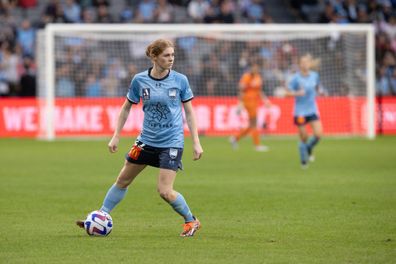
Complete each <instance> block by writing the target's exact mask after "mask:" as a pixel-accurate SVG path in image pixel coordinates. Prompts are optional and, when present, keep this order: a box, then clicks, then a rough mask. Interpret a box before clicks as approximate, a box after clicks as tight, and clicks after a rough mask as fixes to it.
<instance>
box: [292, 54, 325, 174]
mask: <svg viewBox="0 0 396 264" xmlns="http://www.w3.org/2000/svg"><path fill="white" fill-rule="evenodd" d="M318 65H319V60H316V59H314V58H313V57H312V56H311V55H310V54H307V55H304V56H302V57H301V58H300V61H299V69H300V70H299V71H298V72H297V73H296V74H295V75H294V76H293V77H292V78H291V80H290V82H289V87H288V88H289V89H288V90H287V91H286V96H294V97H295V105H294V124H295V125H296V126H297V128H298V133H299V136H300V142H299V145H298V149H299V153H300V160H301V165H302V167H303V168H306V167H307V166H308V161H314V159H315V158H314V156H313V152H312V150H313V148H314V147H315V145H316V144H317V143H318V142H319V139H320V137H321V136H322V123H321V122H320V120H319V112H318V107H317V105H316V100H315V98H316V94H317V91H319V87H320V86H319V84H320V83H319V74H318V73H317V72H316V71H313V70H312V69H314V68H317V67H318ZM307 124H310V126H311V128H312V131H313V136H312V137H309V136H308V133H307V130H306V125H307Z"/></svg>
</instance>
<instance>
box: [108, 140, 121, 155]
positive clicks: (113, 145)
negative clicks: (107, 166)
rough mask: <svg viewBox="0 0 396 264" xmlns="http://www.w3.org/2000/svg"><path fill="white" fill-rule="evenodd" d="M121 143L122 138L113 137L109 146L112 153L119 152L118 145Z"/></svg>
mask: <svg viewBox="0 0 396 264" xmlns="http://www.w3.org/2000/svg"><path fill="white" fill-rule="evenodd" d="M119 142H120V138H119V137H117V136H113V137H112V138H111V140H110V142H109V144H108V145H107V146H108V147H109V151H110V153H114V152H117V150H118V143H119Z"/></svg>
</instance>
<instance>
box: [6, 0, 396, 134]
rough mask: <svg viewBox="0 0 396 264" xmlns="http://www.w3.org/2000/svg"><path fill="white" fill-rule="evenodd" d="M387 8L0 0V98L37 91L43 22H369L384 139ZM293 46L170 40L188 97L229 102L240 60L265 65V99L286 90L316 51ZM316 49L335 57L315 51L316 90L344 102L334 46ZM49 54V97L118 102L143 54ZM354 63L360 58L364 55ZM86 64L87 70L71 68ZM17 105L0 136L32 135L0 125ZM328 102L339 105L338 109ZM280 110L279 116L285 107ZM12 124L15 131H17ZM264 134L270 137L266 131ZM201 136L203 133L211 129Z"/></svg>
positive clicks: (389, 84) (390, 22)
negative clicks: (303, 59) (52, 57)
mask: <svg viewBox="0 0 396 264" xmlns="http://www.w3.org/2000/svg"><path fill="white" fill-rule="evenodd" d="M394 6H395V1H260V0H246V1H233V0H225V1H158V2H156V1H149V0H146V1H89V0H87V1H71V0H69V1H49V2H48V1H35V0H33V1H3V2H2V3H1V6H0V20H1V22H2V27H1V29H0V43H1V52H0V62H1V65H2V67H0V94H1V96H2V97H4V98H5V97H7V98H11V99H17V98H21V97H31V96H36V95H38V94H39V91H40V86H42V84H41V83H39V82H38V81H39V80H38V70H39V69H38V67H39V66H40V65H38V58H37V56H38V54H37V50H36V49H37V42H36V41H37V38H38V36H37V32H38V30H40V29H43V28H45V25H46V24H47V23H125V24H128V23H132V24H139V23H145V24H146V23H150V24H151V23H161V24H164V23H206V24H210V23H211V24H213V23H227V24H228V23H244V24H249V23H256V24H257V23H261V24H269V23H337V24H352V23H373V24H374V25H375V27H376V50H375V52H376V53H375V54H376V91H377V96H378V97H377V103H378V104H377V119H376V122H377V132H378V133H380V134H382V133H385V134H393V133H395V132H396V118H395V115H396V113H395V108H396V106H395V100H394V99H393V98H392V96H394V95H396V67H395V65H396V59H395V50H396V33H395V31H396V29H395V28H396V16H395V12H394V10H393V9H394ZM301 41H302V40H295V41H290V42H285V43H282V44H281V45H278V46H267V47H262V46H260V47H258V46H255V44H254V43H253V44H250V45H248V46H238V45H235V43H233V42H226V43H222V45H220V46H216V47H213V46H211V43H208V42H206V41H205V40H202V39H195V38H181V39H179V40H178V41H177V42H176V45H177V50H178V57H177V63H176V65H175V69H176V70H178V69H183V70H184V71H185V73H186V74H187V75H188V76H189V79H190V82H191V86H192V89H193V91H194V94H195V95H196V96H235V95H236V94H237V91H238V89H237V85H236V83H237V82H238V79H239V77H240V75H241V74H242V72H243V71H244V70H246V65H247V64H248V63H249V58H252V57H262V58H265V59H267V60H269V61H271V63H264V64H263V75H264V79H265V87H264V91H265V93H266V94H267V95H269V96H273V95H274V94H275V93H276V89H277V88H278V87H279V86H282V85H284V84H285V83H286V79H287V76H286V74H285V71H287V70H288V68H290V67H292V68H293V67H295V64H296V63H295V62H296V61H297V57H298V56H299V55H300V54H303V53H304V52H306V51H311V52H314V53H315V48H316V49H317V47H313V46H312V47H311V46H310V45H309V42H308V43H304V42H303V41H302V43H298V42H301ZM324 41H325V40H324ZM326 41H327V40H326ZM356 41H359V40H356ZM324 45H328V46H331V45H334V47H333V48H331V47H330V48H329V49H334V50H335V51H334V52H333V51H330V52H327V51H324V52H323V51H322V52H321V53H320V59H321V61H322V63H321V80H322V83H323V87H324V89H325V93H326V95H329V96H348V95H349V93H350V87H348V84H346V83H345V81H344V79H345V78H344V77H343V76H344V74H345V72H343V68H342V67H337V66H336V67H334V65H337V64H340V63H342V58H341V59H340V56H339V55H337V49H340V47H337V44H334V43H333V44H332V43H328V44H324ZM297 47H298V48H297ZM301 47H303V48H301ZM191 48H194V49H202V50H210V52H209V53H202V54H203V55H202V54H201V55H199V54H198V56H196V55H194V54H196V53H193V52H189V49H191ZM57 49H58V50H61V51H59V52H61V53H62V54H63V55H61V57H59V58H57V61H56V63H57V70H56V85H57V87H56V90H55V91H56V96H57V97H59V98H68V97H89V98H93V97H123V96H124V95H125V89H126V87H128V84H129V82H130V76H133V74H134V73H136V72H139V71H141V70H143V69H145V68H147V66H148V63H147V60H146V59H145V58H144V56H143V57H142V56H140V57H137V56H133V55H134V54H133V50H131V52H124V53H123V55H124V56H119V54H111V52H112V51H113V52H117V51H119V50H129V49H130V47H128V42H124V43H122V42H117V43H114V47H113V49H111V50H110V52H109V51H108V50H106V51H104V49H103V47H101V44H100V43H99V44H97V45H94V46H93V45H81V43H79V42H78V40H77V39H74V40H73V39H69V40H65V43H62V44H60V45H59V46H57ZM231 51H232V52H231ZM316 53H318V52H316ZM192 54H193V55H192ZM191 56H195V57H191ZM354 56H356V57H361V58H363V56H364V54H356V55H354ZM92 58H95V59H92ZM87 61H89V63H81V62H87ZM230 65H238V67H237V70H233V71H232V72H231V71H230V69H231V67H230ZM356 65H359V63H358V62H357V63H356ZM354 74H356V75H357V76H358V77H356V78H355V79H356V81H355V83H354V86H356V87H360V86H364V85H365V83H364V82H365V80H364V78H365V77H364V75H365V73H364V69H356V73H354ZM363 92H364V90H363ZM362 95H364V94H362ZM324 100H326V99H324ZM21 103H22V102H21V101H18V100H17V101H15V100H11V101H8V102H7V103H6V101H5V100H3V103H2V112H3V117H2V119H1V120H0V121H1V126H0V128H1V129H0V135H1V136H37V131H36V130H37V128H36V129H34V128H33V127H37V126H38V125H37V122H38V121H37V120H36V124H33V125H31V126H30V130H29V128H27V129H24V128H23V124H22V123H23V121H21V124H17V122H16V123H15V122H14V123H15V124H13V123H12V121H9V122H8V123H7V120H5V119H6V118H7V116H9V118H10V116H14V117H15V118H16V117H17V116H20V115H23V114H18V113H17V114H14V115H10V114H9V112H7V111H6V110H4V107H5V106H7V105H8V106H11V107H12V106H17V105H20V104H21ZM26 104H27V105H28V103H26ZM338 104H339V105H343V102H339V103H338ZM346 104H347V102H345V105H346ZM209 105H210V104H209ZM284 105H289V103H284ZM324 105H326V104H324ZM327 105H330V103H328V104H327ZM210 107H211V106H210ZM277 111H278V112H279V111H280V110H279V109H278V110H277V109H274V110H273V111H271V112H270V113H263V115H268V116H270V117H269V119H271V118H272V119H275V118H276V115H277V114H276V113H277ZM284 111H285V112H286V111H289V110H288V109H287V107H286V110H284ZM342 111H344V110H340V112H342ZM328 112H331V110H330V108H329V110H327V109H325V111H323V113H324V114H325V115H326V114H327V113H328ZM338 116H339V118H340V117H342V116H341V115H338ZM346 116H347V114H346ZM15 118H11V119H13V120H15ZM36 119H37V118H36ZM244 122H245V123H246V121H242V123H244ZM270 122H271V121H270V120H269V123H270ZM348 122H350V120H348V119H345V120H341V122H340V123H341V125H340V127H338V128H333V127H331V126H330V127H329V128H328V129H327V132H329V134H332V132H340V131H341V132H343V130H342V129H343V128H344V127H347V126H348ZM265 125H268V126H270V124H265ZM239 126H240V124H239V123H237V124H232V125H231V126H230V127H229V128H228V129H225V130H224V132H215V133H214V134H216V133H217V134H223V135H224V134H227V133H230V132H233V131H234V130H235V128H237V127H239ZM18 127H21V128H20V129H19V130H18ZM355 130H357V131H360V130H363V128H360V127H359V128H357V129H355ZM133 132H134V133H136V131H133ZM202 132H205V131H204V130H203V131H202ZM264 132H266V133H268V134H271V130H267V131H264ZM289 133H293V128H292V127H287V128H285V129H283V130H282V129H281V134H289ZM60 134H62V133H60ZM102 134H103V133H102ZM104 134H105V135H106V134H108V133H104ZM209 134H213V133H211V130H209Z"/></svg>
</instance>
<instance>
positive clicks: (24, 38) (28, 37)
mask: <svg viewBox="0 0 396 264" xmlns="http://www.w3.org/2000/svg"><path fill="white" fill-rule="evenodd" d="M17 32H18V33H17V42H18V45H19V46H20V47H21V48H22V54H23V55H27V56H34V47H35V45H34V43H35V39H36V36H35V34H36V32H35V30H34V29H33V28H32V27H31V24H30V21H29V20H28V19H24V20H23V21H22V23H21V27H20V28H18V31H17Z"/></svg>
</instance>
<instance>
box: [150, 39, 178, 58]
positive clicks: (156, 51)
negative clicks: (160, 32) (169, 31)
mask: <svg viewBox="0 0 396 264" xmlns="http://www.w3.org/2000/svg"><path fill="white" fill-rule="evenodd" d="M169 47H172V48H173V47H174V44H173V42H172V41H170V40H167V39H157V40H155V41H153V42H151V43H150V45H148V46H147V48H146V56H147V57H149V58H150V59H152V58H153V57H156V56H158V55H160V54H161V53H162V52H163V51H164V50H165V49H166V48H169Z"/></svg>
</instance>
